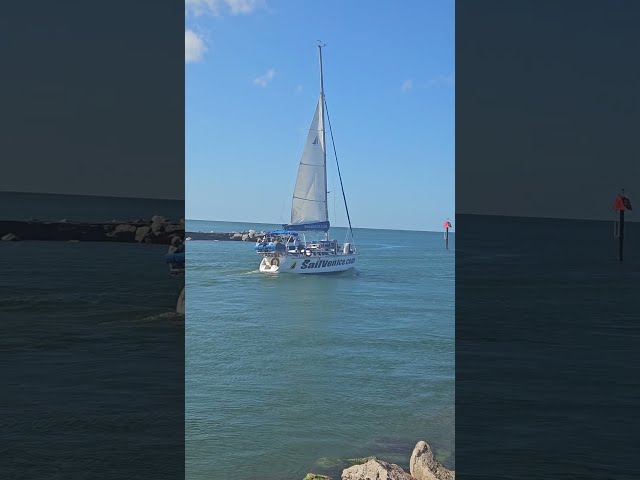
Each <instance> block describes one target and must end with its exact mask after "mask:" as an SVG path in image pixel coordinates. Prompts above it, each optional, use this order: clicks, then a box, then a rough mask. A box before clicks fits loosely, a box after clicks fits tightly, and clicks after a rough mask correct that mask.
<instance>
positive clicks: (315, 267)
mask: <svg viewBox="0 0 640 480" xmlns="http://www.w3.org/2000/svg"><path fill="white" fill-rule="evenodd" d="M357 257H358V256H357V255H356V254H348V255H311V256H306V255H281V256H273V257H272V256H265V257H264V258H263V259H262V261H261V262H260V267H259V270H260V271H261V272H262V273H296V274H317V273H333V272H344V271H345V270H349V269H351V268H353V267H354V266H355V264H356V259H357Z"/></svg>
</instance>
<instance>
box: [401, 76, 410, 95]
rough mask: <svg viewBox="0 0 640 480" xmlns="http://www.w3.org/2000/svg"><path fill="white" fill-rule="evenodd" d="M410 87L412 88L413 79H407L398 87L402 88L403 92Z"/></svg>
mask: <svg viewBox="0 0 640 480" xmlns="http://www.w3.org/2000/svg"><path fill="white" fill-rule="evenodd" d="M412 88H413V80H411V79H408V80H405V81H404V82H402V87H400V90H402V91H403V92H408V91H409V90H411V89H412Z"/></svg>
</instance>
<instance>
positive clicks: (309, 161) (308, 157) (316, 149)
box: [291, 95, 328, 224]
mask: <svg viewBox="0 0 640 480" xmlns="http://www.w3.org/2000/svg"><path fill="white" fill-rule="evenodd" d="M322 98H323V97H322V95H320V99H319V100H318V106H317V107H316V113H315V115H314V116H313V121H312V122H311V127H309V135H308V136H307V142H306V143H305V146H304V151H303V152H302V159H301V160H300V166H299V167H298V178H297V179H296V186H295V188H294V190H293V203H292V206H291V223H292V224H300V223H310V222H326V221H327V220H328V218H327V175H326V166H325V145H324V109H323V105H322Z"/></svg>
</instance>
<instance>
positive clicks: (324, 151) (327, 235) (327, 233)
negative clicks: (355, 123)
mask: <svg viewBox="0 0 640 480" xmlns="http://www.w3.org/2000/svg"><path fill="white" fill-rule="evenodd" d="M324 46H325V44H320V43H318V58H319V60H320V129H321V130H322V156H323V160H324V190H325V191H324V207H325V213H326V218H327V219H329V201H328V198H327V186H328V184H327V148H326V145H327V144H326V142H325V132H324V105H325V100H324V79H323V76H322V47H324ZM328 239H329V231H328V230H327V232H326V233H325V240H328Z"/></svg>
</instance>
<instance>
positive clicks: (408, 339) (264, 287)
mask: <svg viewBox="0 0 640 480" xmlns="http://www.w3.org/2000/svg"><path fill="white" fill-rule="evenodd" d="M250 228H254V229H256V230H262V229H267V228H269V226H265V225H261V224H229V223H222V222H205V221H187V228H186V229H187V231H231V230H248V229H250ZM332 233H333V234H334V235H332V236H333V237H335V238H337V239H339V240H342V239H343V238H344V234H345V231H344V229H339V228H336V229H332ZM355 237H356V242H357V244H358V246H359V247H360V251H361V255H360V258H359V259H358V264H357V268H356V269H355V270H354V271H348V272H344V273H339V274H333V275H320V276H306V275H275V276H274V275H265V274H260V273H258V272H257V267H258V263H259V260H260V259H259V257H258V256H257V255H256V254H255V253H254V244H253V242H212V241H191V242H189V243H188V245H187V246H188V248H187V262H188V265H187V277H186V286H187V307H186V308H187V311H186V339H185V342H186V354H185V355H186V380H185V382H186V387H185V395H186V407H185V408H186V433H185V435H186V472H187V478H188V479H205V478H206V479H211V478H220V479H227V478H229V479H230V478H233V479H236V480H249V479H255V478H257V476H259V478H261V479H264V480H285V479H292V480H295V479H301V478H303V477H304V475H305V474H306V473H307V472H309V471H313V472H316V473H324V474H330V475H334V476H337V477H338V478H339V474H340V472H341V470H342V468H343V465H342V464H341V461H342V460H344V459H346V458H352V457H359V456H366V455H377V456H379V457H380V458H383V459H385V460H387V461H391V462H394V463H398V464H400V465H401V466H403V467H405V468H406V467H407V466H408V465H407V464H408V461H409V456H410V454H411V450H412V448H413V446H414V445H415V443H416V442H417V441H418V440H427V441H428V442H429V443H430V444H432V446H433V447H434V448H435V450H436V454H437V456H439V458H440V459H441V460H442V461H443V462H444V463H445V465H447V466H449V467H455V451H454V252H455V240H454V239H455V235H452V236H451V239H450V250H445V248H444V241H443V235H442V233H433V232H409V231H402V232H400V231H391V230H369V229H357V230H356V231H355Z"/></svg>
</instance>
